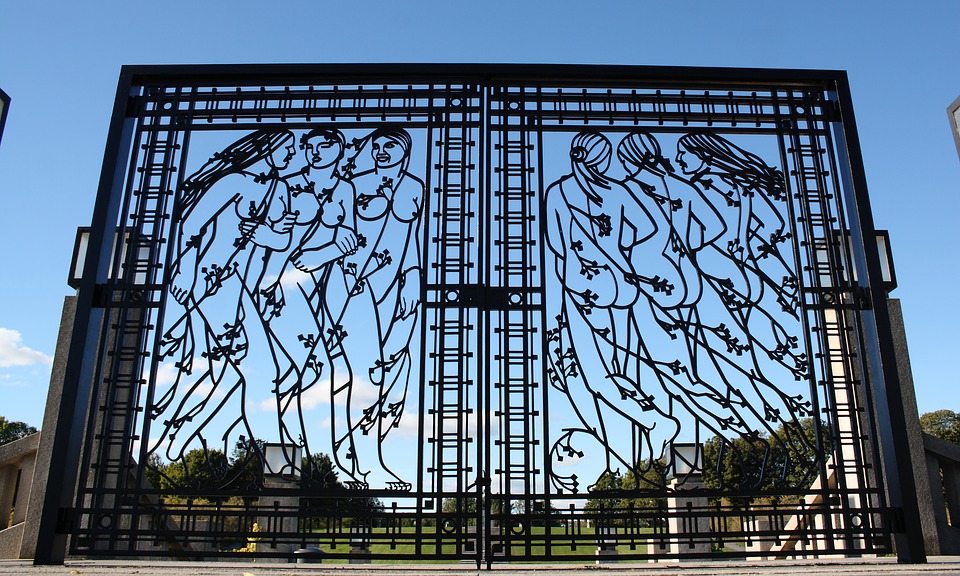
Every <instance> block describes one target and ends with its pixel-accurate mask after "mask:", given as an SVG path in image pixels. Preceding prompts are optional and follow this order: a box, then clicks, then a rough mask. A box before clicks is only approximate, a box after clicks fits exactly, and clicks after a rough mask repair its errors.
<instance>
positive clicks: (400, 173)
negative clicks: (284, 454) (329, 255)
mask: <svg viewBox="0 0 960 576" xmlns="http://www.w3.org/2000/svg"><path fill="white" fill-rule="evenodd" d="M356 147H357V154H358V155H359V154H360V153H361V151H362V150H363V149H365V148H369V150H370V155H371V159H372V160H373V168H372V169H370V170H366V171H363V172H361V173H359V174H357V175H356V176H355V177H354V178H353V180H352V183H353V185H354V187H355V188H356V199H355V203H354V213H355V215H356V225H357V236H358V238H362V242H358V243H357V249H356V251H355V253H353V254H350V255H348V256H346V257H345V258H344V259H343V260H342V262H341V263H340V267H341V273H338V274H336V275H331V278H330V281H329V282H328V283H327V292H326V296H325V303H324V306H325V307H326V312H325V313H326V314H327V316H328V317H329V318H330V322H331V329H332V332H330V336H329V339H328V346H329V348H330V351H331V356H332V357H334V366H335V368H334V370H335V372H337V371H339V372H340V373H341V374H343V376H336V375H335V376H334V381H333V386H332V388H331V402H330V405H331V407H332V408H333V410H334V414H333V418H332V422H333V424H332V426H333V427H334V454H333V456H334V460H335V462H336V463H337V464H338V465H339V466H340V467H341V469H343V470H344V471H345V472H346V473H347V474H348V475H349V476H350V477H351V480H352V481H354V482H358V483H359V484H360V485H364V484H367V483H368V475H369V474H370V473H371V471H372V470H374V469H376V470H378V471H381V472H384V473H386V475H387V477H388V479H390V480H389V485H391V486H393V487H398V488H406V487H409V484H408V483H407V482H405V481H404V480H403V479H401V478H400V477H399V476H397V475H396V474H395V473H394V472H393V471H391V469H390V467H389V465H388V463H387V462H386V459H385V457H384V441H385V440H386V439H387V436H388V434H389V433H390V431H391V430H392V429H394V428H396V427H398V426H399V422H400V418H401V416H402V414H403V409H404V405H405V403H406V396H407V390H408V388H409V383H410V382H409V380H410V375H411V367H412V358H411V354H410V345H411V339H412V337H413V333H414V328H415V327H416V325H417V321H418V318H419V304H420V290H421V275H422V270H421V255H420V219H421V216H422V212H423V200H424V192H425V190H424V183H423V181H422V180H420V179H419V178H418V177H416V176H414V175H413V174H411V173H410V172H408V171H407V168H408V166H409V163H410V152H411V148H412V139H411V137H410V135H409V134H408V133H407V132H406V131H405V130H402V129H393V128H382V129H378V130H376V131H374V132H373V133H372V134H370V135H369V136H368V137H367V138H366V139H364V140H363V141H362V142H360V143H358V144H357V145H356ZM364 328H366V332H365V329H364ZM371 332H372V334H370V333H371ZM370 336H372V337H373V338H372V340H371V338H370ZM370 454H376V455H377V456H376V462H371V459H370V458H369V455H370Z"/></svg>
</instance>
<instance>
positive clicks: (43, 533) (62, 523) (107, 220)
mask: <svg viewBox="0 0 960 576" xmlns="http://www.w3.org/2000/svg"><path fill="white" fill-rule="evenodd" d="M131 90H132V75H131V74H130V73H128V72H126V71H121V73H120V82H119V85H118V88H117V96H116V101H115V102H114V105H113V116H112V119H111V121H110V131H109V133H108V135H107V144H106V148H105V150H104V158H103V169H102V171H101V173H100V184H99V188H98V191H97V204H96V208H95V209H94V213H93V222H92V224H91V229H90V241H89V244H88V246H87V258H86V261H85V264H84V271H83V278H82V279H81V280H80V288H79V290H78V292H77V312H76V318H75V320H74V324H73V335H72V337H71V340H70V348H69V350H70V351H69V354H68V357H67V363H66V369H65V376H64V383H63V395H62V398H61V401H60V407H59V414H58V416H57V423H58V425H57V428H56V432H55V433H54V434H55V436H54V440H53V444H52V446H51V449H50V457H49V462H50V472H49V479H48V484H47V486H48V489H47V492H46V494H45V495H44V498H43V509H42V511H41V512H40V525H39V528H38V535H37V553H36V556H35V558H34V564H38V565H39V564H63V561H64V559H65V557H66V552H67V536H68V535H69V527H70V524H71V523H72V522H73V521H74V520H75V519H74V518H73V517H72V516H73V506H74V498H75V497H76V494H75V488H76V485H77V475H78V469H79V467H80V456H81V454H80V453H81V449H82V446H83V428H84V424H85V422H86V419H87V414H88V409H89V402H88V401H87V400H88V399H89V398H90V397H91V391H92V389H91V388H92V387H93V386H94V382H93V378H94V374H95V373H96V364H97V362H98V360H99V353H98V350H97V345H98V343H99V332H100V327H101V321H102V319H103V315H104V308H103V306H102V304H101V303H98V302H96V300H95V292H97V286H98V285H101V286H102V285H103V284H104V283H105V282H106V280H107V274H108V272H109V270H108V268H109V263H110V252H111V250H112V249H113V235H114V230H115V228H116V222H117V218H118V213H119V208H120V200H121V196H122V192H123V182H124V176H125V173H126V163H125V162H121V161H119V160H118V159H119V158H120V157H121V155H122V154H124V153H125V152H126V150H128V149H129V146H130V139H131V135H132V133H133V125H134V121H133V120H132V119H130V118H128V117H127V105H128V103H129V100H130V96H131Z"/></svg>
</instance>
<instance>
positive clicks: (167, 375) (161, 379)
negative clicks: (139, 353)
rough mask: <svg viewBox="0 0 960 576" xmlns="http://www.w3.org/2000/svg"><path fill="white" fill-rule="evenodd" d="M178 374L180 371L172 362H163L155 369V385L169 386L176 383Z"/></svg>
mask: <svg viewBox="0 0 960 576" xmlns="http://www.w3.org/2000/svg"><path fill="white" fill-rule="evenodd" d="M178 374H180V369H179V368H177V366H176V364H175V363H174V362H164V363H163V364H160V366H158V367H157V379H156V381H155V382H156V385H157V386H169V385H171V384H173V383H174V382H176V381H177V375H178Z"/></svg>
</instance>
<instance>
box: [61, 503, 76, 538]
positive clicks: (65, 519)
mask: <svg viewBox="0 0 960 576" xmlns="http://www.w3.org/2000/svg"><path fill="white" fill-rule="evenodd" d="M75 513H76V509H75V508H60V509H59V510H57V526H56V533H57V534H70V533H71V532H73V517H74V514H75Z"/></svg>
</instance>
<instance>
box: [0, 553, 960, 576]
mask: <svg viewBox="0 0 960 576" xmlns="http://www.w3.org/2000/svg"><path fill="white" fill-rule="evenodd" d="M496 573H500V574H502V575H503V576H544V575H545V574H560V575H562V576H581V575H588V574H589V575H591V576H714V575H716V576H828V575H829V576H833V575H840V576H887V575H892V576H934V575H941V574H947V575H950V574H956V575H958V576H960V557H956V556H952V557H936V558H931V559H930V562H929V563H927V564H919V565H917V564H914V565H904V564H897V563H896V560H894V559H892V558H890V559H886V558H884V559H871V560H851V559H846V560H778V561H768V562H685V563H683V564H667V563H661V564H633V563H622V564H605V565H602V566H596V565H592V564H591V565H579V566H577V565H556V566H550V565H537V566H530V565H516V564H512V565H495V566H494V569H493V570H492V571H491V572H487V571H479V572H478V571H477V570H476V569H475V568H473V567H471V566H467V565H451V566H440V567H438V566H437V565H430V566H424V565H416V564H406V565H372V566H370V565H366V566H360V565H353V566H344V565H340V566H322V565H316V564H313V565H306V564H300V565H298V564H262V563H228V562H219V563H197V562H137V561H87V560H83V561H70V562H67V564H66V565H64V566H33V565H32V564H31V563H30V562H27V561H15V560H0V575H8V574H9V575H14V574H15V575H17V576H21V575H23V576H34V575H36V576H54V575H56V576H68V575H73V574H80V575H83V576H126V575H129V574H136V575H137V576H301V575H302V576H322V575H335V576H387V575H389V574H397V575H399V576H467V575H471V576H472V575H476V574H480V575H481V576H482V575H484V574H491V575H492V576H495V575H496Z"/></svg>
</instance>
